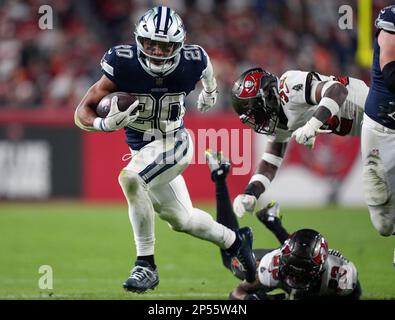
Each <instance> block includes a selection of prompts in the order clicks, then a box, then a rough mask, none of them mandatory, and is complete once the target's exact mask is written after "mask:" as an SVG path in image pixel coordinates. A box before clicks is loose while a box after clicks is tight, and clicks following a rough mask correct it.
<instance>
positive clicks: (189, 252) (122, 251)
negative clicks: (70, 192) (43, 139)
mask: <svg viewBox="0 0 395 320" xmlns="http://www.w3.org/2000/svg"><path fill="white" fill-rule="evenodd" d="M205 209H207V210H209V211H210V212H212V213H213V214H214V209H213V208H212V207H210V206H206V207H205ZM282 212H283V215H284V218H283V223H284V225H285V227H286V228H288V230H289V231H292V230H295V229H297V228H302V227H310V228H316V229H318V230H320V231H321V232H322V233H323V234H324V235H325V236H326V238H327V240H328V242H329V246H330V247H331V248H336V249H339V250H340V251H341V252H342V253H343V255H344V256H345V257H347V258H349V259H350V260H352V261H353V262H354V263H355V265H356V266H357V268H358V271H359V276H360V280H361V284H362V288H363V291H364V298H365V299H395V267H394V266H393V256H394V249H395V237H390V238H383V237H381V236H379V235H378V233H376V231H375V230H374V229H373V227H372V226H371V223H370V220H369V217H368V212H367V210H366V209H344V208H335V207H330V208H324V209H307V210H302V209H288V208H283V209H282ZM241 225H250V226H252V228H253V230H254V235H255V242H254V247H256V248H258V247H275V246H277V242H276V240H275V238H274V237H273V235H272V234H271V233H269V231H267V230H266V229H265V227H264V226H263V225H261V224H260V223H259V222H258V220H257V219H256V218H254V217H245V218H243V219H242V220H241ZM156 244H157V245H156V263H157V265H158V266H159V275H160V279H161V282H160V284H159V287H158V288H157V289H155V290H154V291H150V292H149V293H147V294H144V295H137V294H130V293H126V292H124V291H123V289H122V288H121V284H122V282H123V281H124V280H125V279H126V278H127V277H128V274H129V270H130V269H131V267H132V263H133V261H134V256H135V253H134V244H133V241H132V233H131V227H130V224H129V220H128V216H127V212H126V207H125V206H122V205H117V206H110V205H96V206H92V205H82V204H73V203H63V202H61V203H52V204H1V205H0V246H1V247H0V248H1V250H0V254H1V256H0V299H202V300H203V299H227V297H228V293H229V292H230V291H231V290H232V288H233V287H234V286H235V285H236V284H237V283H238V280H237V279H236V278H234V277H233V276H232V275H231V273H230V272H229V271H227V270H226V269H225V268H224V267H223V266H222V265H221V261H220V256H219V250H218V249H217V247H216V246H215V245H213V244H211V243H207V242H204V241H202V240H199V239H195V238H192V237H191V236H189V235H186V234H181V233H177V232H174V231H172V230H171V229H170V228H169V227H168V226H167V224H166V223H164V222H163V221H161V220H160V219H157V224H156ZM41 265H50V266H51V267H52V269H53V289H52V290H48V289H47V290H41V289H39V287H38V281H39V278H40V276H41V274H39V272H38V270H39V267H40V266H41Z"/></svg>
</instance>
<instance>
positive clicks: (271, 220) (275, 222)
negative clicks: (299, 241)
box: [256, 201, 289, 245]
mask: <svg viewBox="0 0 395 320" xmlns="http://www.w3.org/2000/svg"><path fill="white" fill-rule="evenodd" d="M256 216H257V218H258V219H259V221H261V222H262V223H263V224H264V225H265V226H266V228H268V229H269V230H270V231H271V232H273V234H274V235H275V236H276V238H277V240H278V241H279V242H280V244H281V245H282V244H283V243H284V242H285V240H287V239H288V237H289V233H288V231H287V230H286V229H285V228H284V226H283V225H282V223H281V213H280V204H279V203H277V202H276V201H271V202H270V203H269V204H268V205H267V206H266V207H265V208H263V209H262V210H260V211H258V212H257V213H256Z"/></svg>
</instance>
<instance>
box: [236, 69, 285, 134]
mask: <svg viewBox="0 0 395 320" xmlns="http://www.w3.org/2000/svg"><path fill="white" fill-rule="evenodd" d="M231 95H232V106H233V109H234V110H235V111H236V113H237V114H238V115H239V116H240V120H241V121H242V122H243V123H245V124H247V125H248V126H249V127H251V128H252V129H254V130H255V131H256V132H257V133H263V134H273V132H274V129H275V128H276V126H277V123H278V118H279V112H280V107H281V100H280V97H279V94H278V79H277V77H276V76H275V75H273V74H271V73H270V72H268V71H265V70H263V69H262V68H253V69H249V70H247V71H245V72H244V73H243V74H242V75H241V76H240V77H239V78H238V79H237V80H236V82H235V83H234V85H233V88H232V94H231Z"/></svg>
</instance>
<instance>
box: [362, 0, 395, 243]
mask: <svg viewBox="0 0 395 320" xmlns="http://www.w3.org/2000/svg"><path fill="white" fill-rule="evenodd" d="M375 26H376V28H377V32H376V35H375V40H374V56H373V66H372V85H371V88H370V91H369V95H368V98H367V100H366V105H365V115H364V118H363V125H362V137H361V151H362V163H363V182H364V190H365V201H366V203H367V205H368V208H369V212H370V218H371V220H372V223H373V225H374V227H375V228H376V229H377V230H378V232H379V233H380V234H381V235H382V236H390V235H393V234H395V194H394V190H395V5H392V6H389V7H386V8H384V9H382V10H381V11H380V14H379V16H378V18H377V19H376V23H375Z"/></svg>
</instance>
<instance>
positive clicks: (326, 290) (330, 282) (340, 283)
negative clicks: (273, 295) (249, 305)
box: [258, 249, 358, 299]
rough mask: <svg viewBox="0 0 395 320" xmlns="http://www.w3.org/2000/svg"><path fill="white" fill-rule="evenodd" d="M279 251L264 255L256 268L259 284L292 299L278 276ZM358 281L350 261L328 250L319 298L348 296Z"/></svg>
mask: <svg viewBox="0 0 395 320" xmlns="http://www.w3.org/2000/svg"><path fill="white" fill-rule="evenodd" d="M280 254H281V251H280V249H276V250H273V251H272V252H269V253H268V254H266V255H265V256H264V257H263V258H262V259H261V261H260V263H259V266H258V278H259V281H260V283H261V284H262V285H263V287H265V288H266V289H267V290H268V291H271V290H274V289H283V290H285V291H287V292H288V293H289V294H290V298H291V299H292V298H293V292H292V291H289V290H287V289H286V288H285V287H284V286H283V284H282V282H281V280H280V279H279V276H278V272H279V270H278V268H279V259H280ZM357 281H358V274H357V269H356V268H355V266H354V264H353V263H352V262H351V261H348V260H347V259H345V258H344V257H343V256H342V255H341V254H340V252H339V251H336V250H333V249H330V250H329V255H328V259H327V261H326V266H325V271H324V273H323V274H322V278H321V286H320V289H319V292H318V293H317V294H318V295H319V296H333V295H340V296H344V295H348V294H350V293H351V292H352V291H353V290H354V288H355V286H356V284H357Z"/></svg>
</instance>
